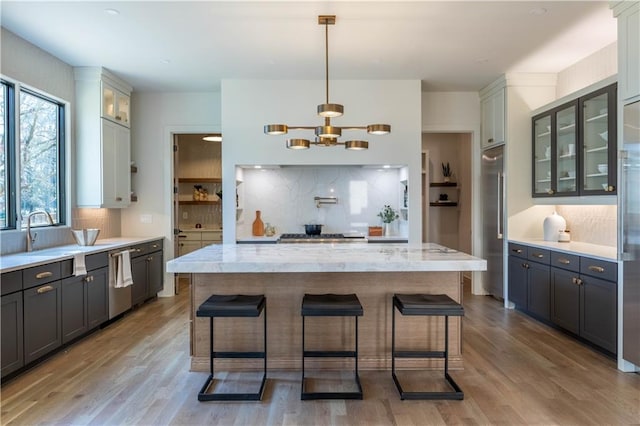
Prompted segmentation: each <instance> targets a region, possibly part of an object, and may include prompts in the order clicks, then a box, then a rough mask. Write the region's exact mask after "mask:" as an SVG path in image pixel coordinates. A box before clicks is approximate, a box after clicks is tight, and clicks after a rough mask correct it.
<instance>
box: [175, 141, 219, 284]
mask: <svg viewBox="0 0 640 426" xmlns="http://www.w3.org/2000/svg"><path fill="white" fill-rule="evenodd" d="M221 142H222V135H221V134H219V133H206V134H200V133H188V134H183V133H176V134H174V135H173V233H174V236H175V238H174V242H175V244H174V253H175V255H176V257H177V256H183V255H185V254H187V253H190V252H192V251H194V250H197V249H199V248H202V247H204V246H207V245H209V244H219V243H221V242H222V145H221ZM189 283H190V276H189V274H176V276H175V293H176V294H178V293H179V291H180V290H181V288H184V287H185V285H188V284H189Z"/></svg>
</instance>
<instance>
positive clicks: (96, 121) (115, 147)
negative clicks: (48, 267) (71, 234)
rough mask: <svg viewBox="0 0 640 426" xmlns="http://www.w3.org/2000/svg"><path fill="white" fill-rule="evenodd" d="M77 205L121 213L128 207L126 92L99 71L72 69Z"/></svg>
mask: <svg viewBox="0 0 640 426" xmlns="http://www.w3.org/2000/svg"><path fill="white" fill-rule="evenodd" d="M74 73H75V80H76V108H75V111H76V162H75V165H76V187H77V193H76V196H77V197H76V204H77V206H78V207H103V208H123V207H127V206H128V205H129V204H130V203H131V174H130V167H131V130H130V129H129V125H130V114H129V112H130V102H129V99H130V95H131V87H130V86H128V85H127V84H126V83H125V82H123V81H122V80H120V79H119V78H117V77H116V76H114V75H113V74H111V73H110V72H108V71H107V70H105V69H103V68H96V67H80V68H75V69H74Z"/></svg>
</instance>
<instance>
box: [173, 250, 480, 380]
mask: <svg viewBox="0 0 640 426" xmlns="http://www.w3.org/2000/svg"><path fill="white" fill-rule="evenodd" d="M485 269H486V261H485V260H483V259H480V258H477V257H474V256H471V255H468V254H465V253H462V252H458V251H456V250H451V249H448V248H446V247H443V246H440V245H437V244H422V245H417V246H412V245H407V244H383V245H378V244H273V245H270V244H267V245H265V244H241V245H231V244H229V245H227V244H224V245H211V246H207V247H204V248H202V249H200V250H196V251H194V252H192V253H189V254H187V255H184V256H181V257H178V258H176V259H173V260H171V261H169V262H168V263H167V272H172V273H190V274H192V280H191V283H192V284H191V285H192V287H191V309H190V316H191V318H190V324H191V330H190V331H191V369H192V370H194V371H207V370H208V368H209V358H208V357H209V355H208V351H209V330H208V328H209V321H208V319H207V318H196V317H195V311H196V309H197V308H198V306H199V305H200V304H201V303H202V302H203V301H205V300H206V299H207V298H208V297H209V296H210V295H211V294H264V295H265V296H266V298H267V311H268V319H267V323H268V336H267V340H268V352H267V355H268V367H269V368H270V369H282V370H286V369H299V368H300V367H301V358H300V357H301V334H302V322H301V316H300V307H301V306H300V305H301V302H302V297H303V295H304V294H305V293H317V294H321V293H355V294H357V295H358V298H359V299H360V302H361V303H362V305H363V308H364V316H363V317H361V318H360V320H359V333H360V337H359V362H360V366H361V368H363V369H380V370H383V369H389V368H390V366H391V354H390V348H391V313H392V310H391V296H392V295H393V293H432V294H436V293H439V294H447V295H449V296H450V297H451V298H453V299H454V300H456V301H457V302H460V303H462V302H463V300H462V272H464V271H482V270H485ZM329 320H330V321H331V322H329ZM351 321H353V319H352V318H330V319H326V318H324V319H316V322H315V323H314V319H311V321H308V326H307V338H306V339H307V347H309V348H310V347H313V346H314V345H316V346H317V347H320V346H322V347H323V348H326V347H327V346H331V347H333V348H334V349H339V348H342V347H344V346H345V345H351V344H352V343H350V342H352V340H351V339H350V337H352V336H350V334H351V333H352V330H353V326H352V322H351ZM442 321H443V320H442V319H441V318H437V317H430V318H425V317H399V318H398V326H399V327H402V328H401V329H402V333H401V334H402V336H401V337H400V338H398V341H397V345H398V346H399V347H402V348H404V349H424V348H425V344H433V345H436V346H437V347H440V348H441V346H439V345H442V342H443V329H444V327H443V325H442ZM230 324H233V327H229V325H230ZM333 330H340V332H339V333H334V332H333ZM449 333H450V335H449V342H450V347H449V351H450V364H449V365H450V368H452V369H459V368H462V356H461V341H462V327H461V319H460V318H451V319H450V321H449ZM215 335H216V347H217V348H224V347H225V346H226V347H227V349H219V350H256V345H260V342H261V335H262V330H261V327H260V326H259V325H257V324H256V320H255V319H254V318H249V319H246V318H229V319H227V318H221V319H219V320H217V321H216V330H215ZM247 335H248V337H247ZM343 336H347V338H346V339H343ZM318 342H322V344H321V345H320V343H318ZM230 348H233V349H230ZM238 362H239V361H237V360H219V361H216V365H220V367H218V368H222V369H225V368H230V369H233V368H234V365H237V363H238ZM242 362H243V363H244V365H246V361H244V360H243V361H242ZM318 363H320V364H317V365H318V366H321V367H322V368H344V367H345V366H349V365H350V363H349V361H344V360H341V359H324V360H321V361H318ZM309 364H310V367H313V366H314V364H313V363H309ZM414 364H415V365H420V366H425V365H431V364H433V366H434V367H435V366H441V364H442V360H407V361H403V366H407V367H410V366H412V365H414ZM256 368H258V363H256Z"/></svg>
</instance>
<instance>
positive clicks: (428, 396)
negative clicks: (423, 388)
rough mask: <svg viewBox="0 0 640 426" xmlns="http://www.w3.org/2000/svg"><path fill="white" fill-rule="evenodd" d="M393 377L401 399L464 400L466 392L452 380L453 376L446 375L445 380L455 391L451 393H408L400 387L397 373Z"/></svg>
mask: <svg viewBox="0 0 640 426" xmlns="http://www.w3.org/2000/svg"><path fill="white" fill-rule="evenodd" d="M391 375H392V376H393V381H394V382H395V384H396V388H398V392H399V393H400V399H402V400H405V399H453V400H460V401H462V400H463V399H464V392H462V390H461V389H460V386H458V384H457V383H456V382H455V380H453V378H451V376H450V375H449V374H448V373H446V374H445V375H444V378H445V380H446V381H447V383H449V386H451V388H452V389H453V391H450V392H407V391H405V390H404V389H402V386H401V385H400V381H399V380H398V377H397V376H396V374H395V373H392V374H391Z"/></svg>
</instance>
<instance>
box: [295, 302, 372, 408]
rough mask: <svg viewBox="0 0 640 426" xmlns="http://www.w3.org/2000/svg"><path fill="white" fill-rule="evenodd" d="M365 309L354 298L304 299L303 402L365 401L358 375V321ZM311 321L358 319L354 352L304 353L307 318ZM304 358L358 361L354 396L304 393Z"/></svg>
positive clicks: (303, 348) (301, 393) (350, 394)
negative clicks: (351, 359) (321, 318)
mask: <svg viewBox="0 0 640 426" xmlns="http://www.w3.org/2000/svg"><path fill="white" fill-rule="evenodd" d="M362 314H363V309H362V305H361V304H360V300H358V297H357V296H356V295H355V294H305V295H304V297H303V298H302V388H301V392H300V399H302V400H308V399H362V385H361V384H360V376H359V375H358V317H359V316H362ZM308 316H312V317H345V316H352V317H354V319H355V350H354V351H307V350H306V349H305V344H304V342H305V318H306V317H308ZM305 357H334V358H353V359H354V360H355V369H354V373H355V374H354V377H355V382H356V384H357V386H358V390H357V391H355V392H344V391H343V392H306V390H305V371H304V360H305Z"/></svg>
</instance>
